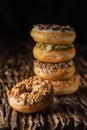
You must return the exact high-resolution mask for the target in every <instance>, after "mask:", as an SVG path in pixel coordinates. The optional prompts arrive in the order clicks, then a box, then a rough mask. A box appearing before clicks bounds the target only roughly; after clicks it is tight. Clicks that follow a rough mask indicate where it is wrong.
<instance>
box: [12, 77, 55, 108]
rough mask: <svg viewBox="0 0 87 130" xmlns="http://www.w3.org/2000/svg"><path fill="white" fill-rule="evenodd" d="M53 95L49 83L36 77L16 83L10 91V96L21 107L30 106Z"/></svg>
mask: <svg viewBox="0 0 87 130" xmlns="http://www.w3.org/2000/svg"><path fill="white" fill-rule="evenodd" d="M52 95H53V87H52V84H51V83H50V81H48V80H44V79H42V78H38V77H37V76H34V77H30V78H29V79H25V80H23V81H22V82H20V83H17V84H16V85H15V86H14V87H13V88H12V90H11V93H10V96H14V98H15V99H16V100H17V101H18V102H20V103H21V104H22V105H24V104H26V105H28V104H29V105H32V104H34V103H39V102H41V101H44V100H46V99H47V98H48V97H49V96H52Z"/></svg>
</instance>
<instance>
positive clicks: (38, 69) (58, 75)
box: [34, 60, 75, 80]
mask: <svg viewBox="0 0 87 130" xmlns="http://www.w3.org/2000/svg"><path fill="white" fill-rule="evenodd" d="M34 73H35V74H36V75H37V76H39V77H41V78H44V79H48V80H62V79H68V78H71V77H72V76H73V74H74V73H75V66H74V62H73V60H70V61H66V62H59V63H46V62H41V61H39V60H34Z"/></svg>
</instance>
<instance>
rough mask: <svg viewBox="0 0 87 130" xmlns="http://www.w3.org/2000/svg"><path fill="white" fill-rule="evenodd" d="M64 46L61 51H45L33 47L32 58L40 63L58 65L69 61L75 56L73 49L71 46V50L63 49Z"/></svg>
mask: <svg viewBox="0 0 87 130" xmlns="http://www.w3.org/2000/svg"><path fill="white" fill-rule="evenodd" d="M65 46H67V45H65ZM65 46H63V49H57V50H55V49H52V50H46V49H44V48H40V47H39V46H37V45H35V46H34V48H33V56H34V57H35V58H36V59H37V60H39V61H42V62H50V63H58V62H64V61H69V60H71V59H72V58H73V57H74V56H75V53H76V52H75V48H74V47H73V46H72V47H71V48H65V49H64V47H65Z"/></svg>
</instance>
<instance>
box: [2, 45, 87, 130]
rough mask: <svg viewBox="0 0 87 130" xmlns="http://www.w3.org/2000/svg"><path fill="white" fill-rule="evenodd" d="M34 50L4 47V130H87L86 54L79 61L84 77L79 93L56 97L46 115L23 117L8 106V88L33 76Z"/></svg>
mask: <svg viewBox="0 0 87 130" xmlns="http://www.w3.org/2000/svg"><path fill="white" fill-rule="evenodd" d="M32 48H33V46H32V45H31V44H29V43H24V44H21V45H19V46H14V47H12V46H11V47H0V130H62V129H63V130H87V59H86V58H85V57H84V55H83V53H82V54H81V53H78V54H77V56H76V58H75V64H76V68H77V73H78V75H79V77H80V81H81V82H80V87H79V90H78V91H77V92H76V93H75V94H72V95H68V96H60V97H58V96H55V97H54V99H53V103H52V104H51V105H50V106H49V108H47V109H46V110H44V111H41V112H38V113H34V114H21V113H19V112H16V111H14V110H13V109H12V108H11V107H10V106H9V104H8V99H7V95H6V91H5V87H8V88H9V89H11V88H12V87H13V86H14V85H15V84H16V83H17V82H19V81H22V80H23V79H25V78H28V77H30V76H33V75H34V73H33V59H34V58H33V55H32Z"/></svg>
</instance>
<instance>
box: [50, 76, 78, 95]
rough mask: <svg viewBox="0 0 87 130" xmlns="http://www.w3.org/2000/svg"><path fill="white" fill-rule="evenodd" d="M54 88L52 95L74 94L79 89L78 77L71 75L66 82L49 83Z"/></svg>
mask: <svg viewBox="0 0 87 130" xmlns="http://www.w3.org/2000/svg"><path fill="white" fill-rule="evenodd" d="M51 83H52V84H53V88H54V95H68V94H73V93H75V92H76V91H77V90H78V88H79V84H80V81H79V77H78V76H76V75H73V76H72V77H71V78H69V79H66V80H57V81H51Z"/></svg>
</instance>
